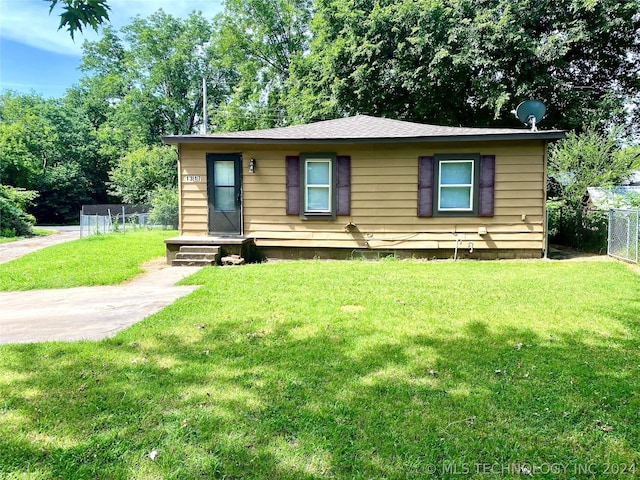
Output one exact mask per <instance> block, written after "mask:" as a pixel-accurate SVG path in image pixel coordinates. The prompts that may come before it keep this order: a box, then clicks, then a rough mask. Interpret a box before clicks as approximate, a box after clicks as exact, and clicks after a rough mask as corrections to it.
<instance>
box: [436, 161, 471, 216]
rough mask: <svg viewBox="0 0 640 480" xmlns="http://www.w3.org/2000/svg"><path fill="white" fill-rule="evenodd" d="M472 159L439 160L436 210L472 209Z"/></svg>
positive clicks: (466, 210) (467, 210)
mask: <svg viewBox="0 0 640 480" xmlns="http://www.w3.org/2000/svg"><path fill="white" fill-rule="evenodd" d="M473 163H474V161H473V160H442V161H440V162H439V164H438V166H439V172H438V178H439V179H440V182H439V183H438V189H439V191H438V210H439V211H442V212H447V211H463V212H469V211H472V210H473V181H474V178H473V177H474V175H473V173H474V168H473Z"/></svg>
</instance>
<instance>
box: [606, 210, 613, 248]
mask: <svg viewBox="0 0 640 480" xmlns="http://www.w3.org/2000/svg"><path fill="white" fill-rule="evenodd" d="M614 227H615V223H614V220H613V208H610V209H609V224H608V225H607V255H611V242H612V240H613V228H614Z"/></svg>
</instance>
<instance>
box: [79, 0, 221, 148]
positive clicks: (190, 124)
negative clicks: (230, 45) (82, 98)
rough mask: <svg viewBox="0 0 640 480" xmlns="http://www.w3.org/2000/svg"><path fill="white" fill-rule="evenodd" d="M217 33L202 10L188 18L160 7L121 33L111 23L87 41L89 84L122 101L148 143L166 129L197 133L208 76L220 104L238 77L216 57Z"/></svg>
mask: <svg viewBox="0 0 640 480" xmlns="http://www.w3.org/2000/svg"><path fill="white" fill-rule="evenodd" d="M212 35H213V26H212V24H211V23H210V22H208V21H207V20H205V19H204V18H203V17H202V14H201V13H197V12H194V13H192V14H191V15H190V16H189V17H188V18H186V19H184V20H182V19H178V18H176V17H174V16H172V15H169V14H166V13H164V12H163V11H162V10H159V11H158V12H156V13H155V14H153V15H152V16H150V17H149V18H141V17H136V18H135V19H133V20H132V22H131V24H130V25H127V26H125V27H123V28H122V29H120V31H119V32H116V31H115V30H113V29H111V28H105V29H104V33H103V36H102V38H101V39H100V40H99V41H97V42H86V43H85V45H84V54H83V60H82V65H81V68H82V69H83V70H84V71H85V72H87V74H88V75H87V77H86V78H85V80H84V82H85V85H86V88H87V90H89V91H91V93H92V94H95V93H96V89H97V90H98V92H97V93H98V95H101V96H102V100H103V101H106V102H109V103H111V104H116V111H117V112H118V113H119V114H121V116H122V117H124V118H123V120H125V121H126V123H128V124H129V125H130V126H131V128H135V129H138V130H140V133H141V134H142V136H143V138H142V140H143V142H144V143H145V144H152V143H157V142H158V141H159V139H160V136H162V135H166V134H174V135H177V134H188V133H195V132H196V131H197V130H198V129H199V128H200V126H201V123H202V113H201V112H202V104H203V96H202V79H203V78H205V79H206V80H207V85H208V89H207V94H208V97H207V101H208V103H209V105H212V106H216V105H218V104H220V103H221V102H222V101H223V99H224V98H225V97H226V95H227V94H228V92H229V89H230V83H231V80H232V78H233V76H232V71H231V70H230V69H229V68H225V67H224V66H223V65H222V63H221V61H220V59H219V58H217V57H216V56H215V51H214V49H213V47H211V39H212Z"/></svg>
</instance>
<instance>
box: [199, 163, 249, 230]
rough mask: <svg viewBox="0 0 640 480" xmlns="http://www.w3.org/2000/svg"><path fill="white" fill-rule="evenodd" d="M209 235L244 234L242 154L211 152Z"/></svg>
mask: <svg viewBox="0 0 640 480" xmlns="http://www.w3.org/2000/svg"><path fill="white" fill-rule="evenodd" d="M207 194H208V198H209V234H210V235H240V234H241V233H242V207H241V203H242V156H241V155H239V154H218V153H207Z"/></svg>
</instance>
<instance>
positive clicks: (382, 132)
mask: <svg viewBox="0 0 640 480" xmlns="http://www.w3.org/2000/svg"><path fill="white" fill-rule="evenodd" d="M563 136H564V132H562V131H560V130H547V131H537V132H532V131H531V130H529V129H526V128H520V129H516V128H468V127H443V126H439V125H427V124H422V123H414V122H405V121H401V120H392V119H389V118H378V117H371V116H369V115H356V116H354V117H346V118H338V119H335V120H325V121H322V122H315V123H309V124H305V125H294V126H291V127H280V128H269V129H263V130H245V131H240V132H227V133H214V134H208V135H174V136H168V137H164V138H163V140H164V141H165V142H166V143H174V144H175V143H329V142H331V143H363V142H375V143H387V142H405V141H410V142H418V141H421V142H433V141H443V140H458V141H471V140H498V139H502V140H518V139H534V138H535V139H557V138H562V137H563Z"/></svg>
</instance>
